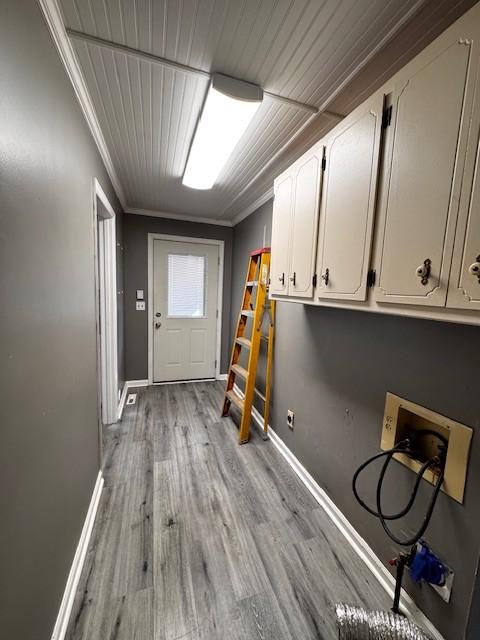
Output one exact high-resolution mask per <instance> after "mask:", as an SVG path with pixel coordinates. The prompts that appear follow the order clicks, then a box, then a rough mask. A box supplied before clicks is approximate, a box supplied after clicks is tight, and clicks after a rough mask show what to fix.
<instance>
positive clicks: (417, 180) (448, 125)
mask: <svg viewBox="0 0 480 640" xmlns="http://www.w3.org/2000/svg"><path fill="white" fill-rule="evenodd" d="M467 35H468V34H467ZM471 55H472V43H471V41H470V40H468V39H463V38H459V34H458V33H457V32H456V30H455V29H450V30H448V31H447V32H446V33H445V34H443V35H442V36H441V37H440V38H438V39H437V40H436V41H435V42H434V43H433V44H432V45H430V46H429V47H428V48H427V49H426V50H425V51H423V52H422V53H421V54H420V55H419V56H417V58H415V59H414V60H413V61H412V62H411V63H410V64H409V65H407V67H405V69H403V70H402V71H400V72H399V73H398V74H397V76H396V77H395V81H394V85H393V86H394V89H393V96H392V99H393V105H392V106H393V113H392V122H391V127H390V128H389V129H388V142H387V147H386V154H385V168H386V171H385V174H384V175H385V183H384V185H383V193H382V202H381V225H380V233H379V237H380V238H381V241H380V251H381V253H380V264H379V265H378V263H377V270H378V271H379V274H377V275H379V281H378V287H376V290H375V298H376V300H377V301H378V302H394V303H401V304H416V305H428V306H445V302H446V296H447V287H448V278H449V272H450V266H451V260H452V250H453V238H454V233H455V225H456V220H457V214H458V203H459V195H460V187H461V183H462V174H463V166H464V158H465V152H466V140H467V135H468V128H469V118H470V112H471V102H472V95H473V85H474V81H475V73H474V71H473V69H472V65H471Z"/></svg>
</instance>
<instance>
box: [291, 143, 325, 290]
mask: <svg viewBox="0 0 480 640" xmlns="http://www.w3.org/2000/svg"><path fill="white" fill-rule="evenodd" d="M322 159H323V147H320V148H319V149H318V150H316V151H315V152H311V153H310V154H309V156H308V157H306V158H305V159H302V161H300V164H299V165H298V170H297V174H296V179H295V196H294V206H293V216H292V247H291V261H290V273H289V283H288V294H289V295H290V296H292V297H295V298H311V297H312V295H313V275H314V270H315V257H316V248H317V232H318V208H319V199H320V192H321V186H322V185H321V180H322V173H323V171H322Z"/></svg>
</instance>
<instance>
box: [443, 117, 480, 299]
mask: <svg viewBox="0 0 480 640" xmlns="http://www.w3.org/2000/svg"><path fill="white" fill-rule="evenodd" d="M479 106H480V105H477V108H476V109H475V112H476V113H475V116H476V118H477V120H479V119H480V108H478V107H479ZM475 131H476V132H478V122H477V127H475ZM472 146H475V145H473V141H472ZM476 147H477V154H476V159H475V165H474V167H475V168H474V177H473V186H472V191H471V192H470V189H469V187H470V184H471V183H469V184H468V185H467V189H465V191H466V193H465V196H464V197H462V202H461V207H460V215H459V220H458V225H457V234H456V237H455V247H454V253H453V262H452V271H451V275H450V284H449V289H448V298H447V307H450V308H454V309H480V167H479V162H480V146H479V144H478V133H477V144H476ZM467 163H468V159H467ZM465 173H467V169H466V170H465ZM462 205H463V206H462Z"/></svg>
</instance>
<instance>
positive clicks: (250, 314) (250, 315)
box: [240, 309, 255, 318]
mask: <svg viewBox="0 0 480 640" xmlns="http://www.w3.org/2000/svg"><path fill="white" fill-rule="evenodd" d="M240 313H241V314H242V316H247V318H253V316H254V315H255V311H254V310H253V309H242V310H241V312H240Z"/></svg>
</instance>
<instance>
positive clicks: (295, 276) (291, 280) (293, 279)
mask: <svg viewBox="0 0 480 640" xmlns="http://www.w3.org/2000/svg"><path fill="white" fill-rule="evenodd" d="M296 279H297V274H296V273H295V271H294V272H293V276H292V277H291V278H290V282H291V283H292V284H293V286H295V281H296Z"/></svg>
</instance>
